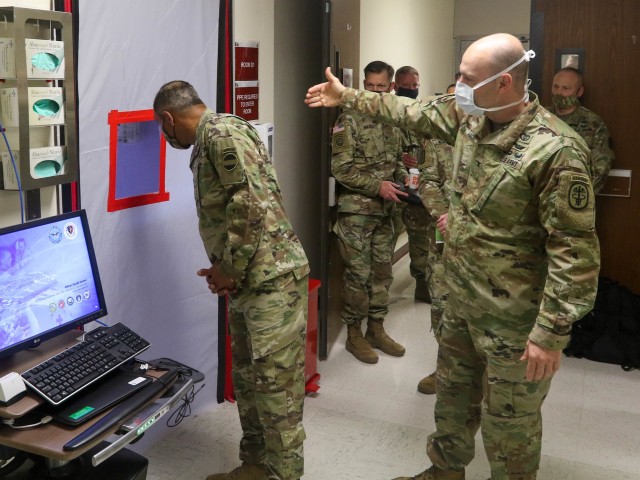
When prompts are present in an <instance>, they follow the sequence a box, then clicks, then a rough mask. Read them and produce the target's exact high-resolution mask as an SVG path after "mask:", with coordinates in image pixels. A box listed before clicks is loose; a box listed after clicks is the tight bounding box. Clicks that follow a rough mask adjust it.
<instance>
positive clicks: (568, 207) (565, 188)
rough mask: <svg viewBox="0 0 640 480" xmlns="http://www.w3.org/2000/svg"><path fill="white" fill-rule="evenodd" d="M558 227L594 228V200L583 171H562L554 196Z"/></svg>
mask: <svg viewBox="0 0 640 480" xmlns="http://www.w3.org/2000/svg"><path fill="white" fill-rule="evenodd" d="M556 211H557V215H558V227H559V228H561V229H562V228H569V229H575V230H592V229H593V228H595V202H594V195H593V188H592V186H591V181H590V180H589V177H588V176H587V175H586V174H584V173H577V172H562V173H561V174H560V180H559V183H558V192H557V196H556Z"/></svg>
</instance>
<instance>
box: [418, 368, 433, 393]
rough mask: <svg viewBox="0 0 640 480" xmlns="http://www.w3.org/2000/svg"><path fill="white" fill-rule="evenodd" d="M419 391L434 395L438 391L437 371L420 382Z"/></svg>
mask: <svg viewBox="0 0 640 480" xmlns="http://www.w3.org/2000/svg"><path fill="white" fill-rule="evenodd" d="M418 391H419V392H420V393H424V394H425V395H434V394H435V393H436V372H433V373H432V374H431V375H429V376H427V377H424V378H423V379H422V380H420V381H419V382H418Z"/></svg>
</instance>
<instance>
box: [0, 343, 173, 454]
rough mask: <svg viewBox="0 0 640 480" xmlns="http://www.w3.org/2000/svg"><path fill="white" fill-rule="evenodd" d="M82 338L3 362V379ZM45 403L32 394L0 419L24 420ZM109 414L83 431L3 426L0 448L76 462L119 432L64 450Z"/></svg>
mask: <svg viewBox="0 0 640 480" xmlns="http://www.w3.org/2000/svg"><path fill="white" fill-rule="evenodd" d="M80 335H82V332H80V331H78V330H74V331H71V332H67V333H66V334H64V335H60V336H59V337H56V338H54V339H51V340H48V341H47V342H45V343H44V344H42V345H41V346H40V347H39V348H37V349H32V350H28V351H22V352H19V353H17V354H16V355H14V356H12V357H10V358H8V359H5V360H2V361H0V376H3V375H5V374H7V373H10V372H18V373H22V372H24V371H26V370H28V369H29V368H31V367H33V366H34V365H37V364H38V363H40V362H42V361H43V360H45V359H47V358H49V357H51V356H52V355H55V354H56V353H58V352H60V351H62V350H64V349H65V348H68V347H70V346H71V345H73V344H74V343H75V342H76V341H77V339H78V337H79V336H80ZM162 373H164V372H157V373H156V372H148V375H150V376H156V377H159V376H160V375H162ZM160 396H161V395H158V397H160ZM153 400H155V399H153ZM153 400H152V401H153ZM44 403H45V400H44V399H43V398H41V397H40V396H38V395H37V394H35V393H33V392H31V391H30V390H28V392H27V396H26V397H24V398H22V399H20V400H19V401H18V402H16V403H15V404H13V405H11V406H9V407H0V418H19V417H22V416H24V415H26V414H28V413H29V412H31V411H32V410H35V409H36V408H37V407H38V406H40V405H43V404H44ZM149 403H151V402H149ZM108 412H109V410H107V411H106V412H104V413H102V414H100V415H98V416H96V417H95V418H93V419H91V420H89V421H88V422H87V423H84V424H82V425H80V426H79V427H68V426H65V425H60V424H57V423H55V422H51V423H48V424H46V425H43V426H40V427H36V428H31V429H27V430H16V429H13V428H11V427H9V426H7V425H4V424H0V445H7V446H9V447H13V448H17V449H19V450H23V451H25V452H30V453H34V454H36V455H41V456H43V457H48V458H53V459H56V460H73V459H74V458H76V457H78V456H80V455H82V454H83V453H85V452H86V451H88V450H90V449H91V448H92V447H94V446H96V445H97V444H98V443H100V442H101V441H103V440H105V439H106V438H107V437H108V436H109V435H111V434H113V433H115V432H116V431H117V430H118V428H119V426H114V427H113V428H112V429H111V430H110V431H109V432H108V433H107V434H106V435H104V436H103V437H101V438H98V439H96V440H95V441H94V442H92V443H90V444H88V445H87V446H86V447H84V448H80V449H78V450H76V451H73V452H66V451H64V450H63V449H62V447H63V446H64V445H65V444H66V443H67V442H69V441H70V440H72V439H73V438H75V437H76V436H77V435H79V434H80V433H82V432H83V431H85V430H86V429H87V428H89V427H90V426H91V425H93V424H94V423H96V422H97V421H98V420H100V419H101V418H102V417H104V416H105V415H106V414H107V413H108ZM132 413H133V412H132ZM44 415H46V414H43V416H44ZM40 418H41V416H37V418H35V419H34V421H33V423H37V422H38V421H39V419H40Z"/></svg>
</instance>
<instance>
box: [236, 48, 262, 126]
mask: <svg viewBox="0 0 640 480" xmlns="http://www.w3.org/2000/svg"><path fill="white" fill-rule="evenodd" d="M258 47H259V44H258V42H251V41H248V42H235V50H234V57H235V60H234V66H235V70H234V82H233V85H234V92H233V94H234V102H233V104H234V113H235V114H236V115H238V116H239V117H242V118H244V119H245V120H258V117H259V115H258V103H259V102H258V100H259V99H260V85H259V83H258V56H259V55H258V54H259V50H258Z"/></svg>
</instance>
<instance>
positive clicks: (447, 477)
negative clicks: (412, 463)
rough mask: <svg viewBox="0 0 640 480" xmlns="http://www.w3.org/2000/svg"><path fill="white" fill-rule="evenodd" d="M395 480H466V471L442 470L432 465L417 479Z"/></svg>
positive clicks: (397, 479)
mask: <svg viewBox="0 0 640 480" xmlns="http://www.w3.org/2000/svg"><path fill="white" fill-rule="evenodd" d="M393 480H464V470H462V471H457V470H441V469H439V468H438V467H436V466H435V465H432V466H431V467H429V468H427V469H426V470H425V471H424V472H422V473H419V474H418V475H416V476H415V477H397V478H394V479H393Z"/></svg>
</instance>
